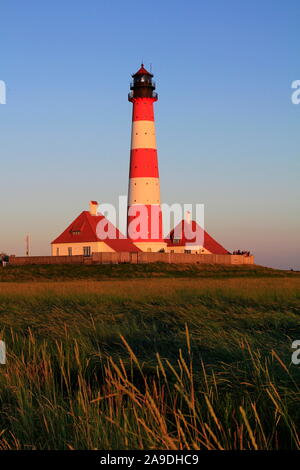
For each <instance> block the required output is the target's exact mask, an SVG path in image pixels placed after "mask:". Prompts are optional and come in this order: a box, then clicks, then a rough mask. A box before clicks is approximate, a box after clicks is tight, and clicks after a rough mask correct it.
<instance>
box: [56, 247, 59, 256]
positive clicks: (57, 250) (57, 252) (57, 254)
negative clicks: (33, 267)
mask: <svg viewBox="0 0 300 470" xmlns="http://www.w3.org/2000/svg"><path fill="white" fill-rule="evenodd" d="M56 256H59V248H56Z"/></svg>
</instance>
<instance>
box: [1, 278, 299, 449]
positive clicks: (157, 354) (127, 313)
mask: <svg viewBox="0 0 300 470" xmlns="http://www.w3.org/2000/svg"><path fill="white" fill-rule="evenodd" d="M299 313H300V305H299V282H298V280H297V279H293V280H291V279H288V280H286V279H285V278H283V279H233V280H230V279H229V280H228V279H227V280H220V279H218V280H214V279H208V280H205V279H197V280H195V279H188V280H185V281H183V280H181V279H176V280H175V279H160V280H154V279H153V280H151V279H148V280H143V281H137V280H130V281H119V280H118V281H116V280H114V281H113V282H110V281H105V285H104V283H101V282H100V283H99V282H87V281H81V282H72V283H62V284H60V283H32V284H28V285H27V284H24V283H22V284H14V285H12V284H10V285H9V284H5V285H4V284H0V328H1V330H0V331H1V333H0V336H1V338H3V339H4V340H5V341H6V344H7V351H8V358H7V364H6V365H5V366H0V449H299V448H300V440H299V423H300V410H299V407H298V404H299V398H300V393H299V384H300V380H299V379H300V366H295V365H293V364H291V360H290V359H291V352H292V350H291V342H292V340H293V339H300V320H299Z"/></svg>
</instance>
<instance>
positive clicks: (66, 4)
mask: <svg viewBox="0 0 300 470" xmlns="http://www.w3.org/2000/svg"><path fill="white" fill-rule="evenodd" d="M299 15H300V3H299V1H297V0H288V1H286V2H283V1H278V0H272V1H271V0H261V1H257V0H253V1H251V2H250V1H243V0H239V1H237V0H228V1H225V0H224V1H222V0H217V1H194V0H191V1H186V2H183V1H177V0H173V1H169V0H164V1H156V0H152V2H146V1H142V0H140V1H131V2H124V1H120V0H119V1H118V0H117V1H115V2H109V1H102V0H98V1H96V0H85V1H79V0H73V1H71V0H60V1H58V0H52V1H51V2H50V1H47V2H46V1H44V2H41V1H37V0H28V1H26V2H24V1H22V0H19V1H16V0H10V1H9V2H8V1H6V2H4V1H3V2H1V6H0V17H1V28H0V57H1V62H0V80H4V81H5V82H6V85H7V104H6V105H0V158H1V175H2V181H1V189H0V220H1V227H0V251H1V250H5V251H7V252H9V253H16V254H23V253H24V246H25V244H24V237H25V235H26V233H28V232H29V233H30V234H31V239H32V254H44V253H49V244H50V241H51V240H52V239H53V238H55V237H56V236H57V235H58V234H59V233H60V232H61V231H62V230H63V229H64V228H65V227H66V225H67V224H69V223H70V222H71V221H72V220H73V218H74V217H75V216H77V215H78V213H79V212H81V211H82V210H84V209H86V208H87V207H88V202H89V200H90V199H97V200H98V201H99V202H100V203H101V202H111V203H114V202H116V201H117V198H118V196H119V194H126V192H127V184H128V165H129V147H130V125H131V104H130V103H128V101H127V93H128V91H129V82H130V74H131V73H134V72H135V71H136V70H137V68H138V67H139V65H140V62H141V61H142V60H143V61H144V63H145V65H146V67H149V66H150V64H152V70H153V73H154V74H155V79H156V82H157V92H158V93H159V101H158V103H157V104H156V105H155V106H156V126H157V143H158V150H159V164H160V176H161V190H162V200H163V201H164V202H166V203H173V202H181V203H204V204H205V227H206V229H207V230H208V232H209V233H211V234H212V235H213V236H215V237H216V239H217V240H218V241H219V242H221V243H222V244H224V246H225V247H226V248H228V249H229V250H234V249H238V248H240V249H247V250H251V251H253V252H254V254H255V255H256V262H257V263H259V264H265V265H268V266H274V267H281V268H294V269H295V268H296V269H300V250H299V246H300V243H299V242H300V236H299V228H300V223H299V200H300V197H299V196H300V195H299V192H300V190H299V170H300V168H299V166H300V164H299V127H300V105H298V106H296V105H293V104H292V102H291V93H292V90H291V83H292V81H293V80H297V79H300V54H299V40H300V29H299Z"/></svg>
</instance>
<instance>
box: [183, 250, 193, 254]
mask: <svg viewBox="0 0 300 470" xmlns="http://www.w3.org/2000/svg"><path fill="white" fill-rule="evenodd" d="M184 252H185V253H192V250H184Z"/></svg>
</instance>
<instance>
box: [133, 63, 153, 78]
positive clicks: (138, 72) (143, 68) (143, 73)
mask: <svg viewBox="0 0 300 470" xmlns="http://www.w3.org/2000/svg"><path fill="white" fill-rule="evenodd" d="M136 75H150V77H153V75H152V73H150V72H148V70H146V69H145V67H144V64H142V65H141V68H140V69H139V70H138V71H137V72H136V73H134V74H133V75H132V76H133V77H135V76H136Z"/></svg>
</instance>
